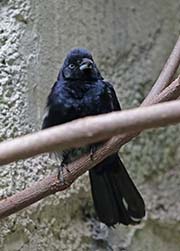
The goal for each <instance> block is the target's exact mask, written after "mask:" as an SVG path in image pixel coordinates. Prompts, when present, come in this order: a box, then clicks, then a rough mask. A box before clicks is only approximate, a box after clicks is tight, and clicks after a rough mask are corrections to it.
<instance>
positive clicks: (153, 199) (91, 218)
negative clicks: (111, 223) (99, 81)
mask: <svg viewBox="0 0 180 251" xmlns="http://www.w3.org/2000/svg"><path fill="white" fill-rule="evenodd" d="M179 13H180V1H179V0H171V1H169V0H152V1H147V0H139V1H137V0H136V1H134V0H126V1H125V0H113V1H110V0H99V1H91V0H86V1H83V0H66V1H65V0H64V1H63V0H52V1H48V0H0V140H1V141H3V140H5V139H7V138H13V137H15V136H19V135H23V134H26V133H30V132H33V131H37V130H39V129H40V127H41V122H42V116H43V112H44V106H45V103H46V97H47V95H48V93H49V91H50V88H51V86H52V85H53V83H54V82H55V80H56V77H57V74H58V71H59V69H60V67H61V64H62V62H63V59H64V57H65V56H66V53H67V52H68V51H69V50H70V49H71V48H73V47H85V48H87V49H89V50H91V51H92V53H93V55H94V59H95V61H96V62H97V65H98V67H99V69H100V70H101V72H102V75H103V76H104V78H106V79H109V80H111V81H112V82H113V83H114V87H115V89H116V91H117V94H118V98H119V100H120V102H121V106H122V108H123V109H126V108H129V107H136V106H138V105H139V104H140V103H141V102H142V100H143V99H144V97H145V96H146V95H147V93H148V91H149V90H150V89H151V87H152V85H153V83H154V81H155V80H156V78H157V77H158V74H159V73H160V70H161V68H162V67H163V65H164V63H165V61H166V59H167V57H168V55H169V54H170V52H171V50H172V48H173V46H174V44H175V42H176V40H177V38H178V35H179V31H180V15H179ZM179 135H180V127H179V126H170V127H168V128H166V129H158V130H157V129H156V130H150V131H148V132H144V133H142V134H141V135H140V136H139V137H138V138H137V139H135V140H133V141H132V142H130V143H128V144H127V145H126V146H124V147H123V149H121V151H120V154H121V156H122V159H123V160H124V163H125V166H126V168H127V169H128V171H129V172H130V174H131V177H132V178H133V180H134V181H135V183H136V184H137V185H138V188H139V189H140V191H141V193H142V195H143V197H144V199H145V201H146V205H147V216H146V219H145V220H144V221H143V222H142V223H141V225H139V226H133V227H130V226H129V227H124V226H122V225H119V226H117V227H116V228H115V229H108V228H106V226H105V225H103V224H100V223H99V222H98V221H97V219H96V217H95V213H94V209H93V204H92V200H91V194H90V189H89V188H90V187H89V180H88V174H85V175H84V176H83V177H81V178H79V179H78V181H77V182H75V183H74V184H73V185H72V187H71V188H70V189H68V190H66V191H64V192H63V193H59V194H56V195H52V196H49V197H48V198H46V199H44V200H42V201H39V202H38V203H36V204H34V205H32V206H30V207H28V208H26V209H24V210H23V211H21V212H18V213H17V214H15V215H12V216H10V217H8V218H6V219H3V220H1V222H0V250H1V251H29V250H33V251H56V250H61V251H65V250H69V251H71V250H72V251H75V250H78V251H89V250H94V251H103V250H105V251H106V250H107V251H109V250H113V251H126V250H128V251H144V250H146V251H151V250H156V251H169V250H172V251H179V250H180V196H179V195H180V172H179V168H180V164H179V160H180V157H179V156H180V137H179ZM52 171H53V168H52V161H51V160H50V159H49V157H48V154H44V155H42V156H38V157H36V158H31V159H28V160H25V161H19V162H18V163H12V164H10V165H6V166H1V167H0V198H1V199H2V198H4V197H6V196H9V195H11V194H13V193H15V192H16V191H18V190H22V189H24V188H25V187H28V186H30V185H31V183H33V182H34V181H37V180H39V179H42V178H43V177H44V176H45V175H48V174H49V173H51V172H52Z"/></svg>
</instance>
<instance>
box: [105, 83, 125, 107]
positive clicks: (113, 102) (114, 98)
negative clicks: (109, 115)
mask: <svg viewBox="0 0 180 251" xmlns="http://www.w3.org/2000/svg"><path fill="white" fill-rule="evenodd" d="M104 83H105V85H106V87H107V92H108V95H109V98H110V100H111V107H112V111H120V110H121V106H120V103H119V101H118V98H117V96H116V93H115V90H114V88H113V86H112V84H111V83H109V82H108V81H106V80H104Z"/></svg>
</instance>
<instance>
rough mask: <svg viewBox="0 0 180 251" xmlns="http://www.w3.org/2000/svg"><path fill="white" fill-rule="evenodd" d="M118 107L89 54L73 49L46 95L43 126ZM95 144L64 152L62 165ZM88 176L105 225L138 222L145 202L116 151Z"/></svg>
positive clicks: (96, 206) (100, 216) (117, 108)
mask: <svg viewBox="0 0 180 251" xmlns="http://www.w3.org/2000/svg"><path fill="white" fill-rule="evenodd" d="M118 110H121V108H120V105H119V102H118V99H117V97H116V93H115V91H114V89H113V86H112V85H111V84H110V83H109V82H107V81H105V80H103V77H102V76H101V74H100V72H99V70H98V68H97V66H96V64H95V62H94V60H93V58H92V55H91V53H90V52H89V51H88V50H86V49H83V48H76V49H73V50H71V51H70V52H69V53H68V54H67V57H66V59H65V61H64V64H63V66H62V68H61V70H60V72H59V75H58V78H57V81H56V82H55V84H54V86H53V87H52V89H51V92H50V94H49V96H48V100H47V113H46V115H45V117H44V121H43V129H44V128H48V127H51V126H55V125H59V124H63V123H66V122H69V121H72V120H74V119H78V118H82V117H85V116H89V115H97V114H103V113H108V112H112V111H118ZM96 146H97V144H93V145H91V146H89V147H83V148H79V149H69V150H66V151H63V153H61V154H62V162H61V167H62V168H63V166H64V165H66V164H68V163H70V162H72V161H73V160H74V159H77V158H78V157H80V155H81V154H82V152H87V151H91V149H94V147H96ZM89 175H90V182H91V190H92V197H93V200H94V206H95V210H96V213H97V215H98V217H99V220H100V221H101V222H103V223H105V224H106V225H107V226H114V225H115V224H116V223H123V224H125V225H128V224H137V223H140V221H141V219H142V218H143V217H144V215H145V204H144V201H143V199H142V197H141V195H140V193H139V192H138V190H137V188H136V187H135V185H134V183H133V181H132V180H131V178H130V177H129V175H128V173H127V171H126V169H125V167H124V165H123V163H122V161H121V160H120V158H119V156H118V153H115V154H113V155H111V156H110V157H108V158H106V159H105V160H104V161H102V162H101V163H100V164H98V165H97V166H95V167H94V168H92V169H91V170H90V171H89Z"/></svg>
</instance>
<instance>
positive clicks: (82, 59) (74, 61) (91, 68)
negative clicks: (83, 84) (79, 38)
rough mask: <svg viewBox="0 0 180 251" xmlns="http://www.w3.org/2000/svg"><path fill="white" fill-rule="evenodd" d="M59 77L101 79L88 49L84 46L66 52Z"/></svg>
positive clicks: (66, 78) (67, 78)
mask: <svg viewBox="0 0 180 251" xmlns="http://www.w3.org/2000/svg"><path fill="white" fill-rule="evenodd" d="M59 77H63V79H65V80H98V79H102V76H101V74H100V72H99V70H98V68H97V66H96V64H95V63H94V60H93V58H92V55H91V53H90V51H88V50H87V49H84V48H75V49H72V50H71V51H70V52H69V53H68V54H67V57H66V59H65V60H64V64H63V67H62V69H61V71H60V75H59Z"/></svg>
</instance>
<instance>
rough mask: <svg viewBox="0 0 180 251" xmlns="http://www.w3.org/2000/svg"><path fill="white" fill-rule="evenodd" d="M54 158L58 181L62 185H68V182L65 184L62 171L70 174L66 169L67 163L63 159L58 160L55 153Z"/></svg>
mask: <svg viewBox="0 0 180 251" xmlns="http://www.w3.org/2000/svg"><path fill="white" fill-rule="evenodd" d="M63 157H64V156H63ZM55 158H56V162H57V168H58V175H57V178H58V180H59V181H60V182H61V183H62V184H63V185H69V184H68V182H66V181H65V179H64V170H66V171H67V172H69V173H70V170H69V169H68V168H67V163H66V162H65V160H64V158H63V159H60V158H59V154H58V153H55Z"/></svg>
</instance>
